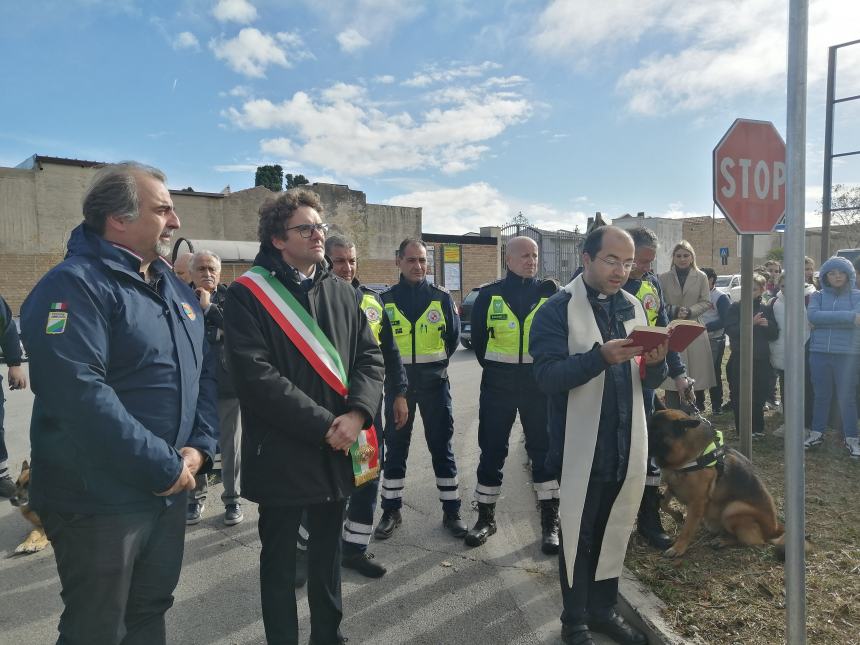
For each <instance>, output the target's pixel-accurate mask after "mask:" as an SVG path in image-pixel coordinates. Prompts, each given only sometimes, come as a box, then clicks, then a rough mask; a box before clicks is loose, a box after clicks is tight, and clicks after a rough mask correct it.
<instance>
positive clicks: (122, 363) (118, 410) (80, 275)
mask: <svg viewBox="0 0 860 645" xmlns="http://www.w3.org/2000/svg"><path fill="white" fill-rule="evenodd" d="M150 273H151V274H152V275H154V276H155V279H154V280H153V281H152V282H151V283H148V282H147V281H146V280H144V278H143V276H142V275H141V273H140V258H138V257H137V256H136V255H134V254H132V253H131V252H130V251H128V250H126V249H123V248H121V247H119V246H117V245H113V244H111V243H109V242H107V241H106V240H104V239H103V238H101V237H100V236H99V235H96V234H95V233H93V232H92V231H90V230H89V229H88V228H87V227H86V226H85V225H81V226H78V227H77V228H76V229H75V230H74V231H72V235H71V238H70V240H69V244H68V253H67V255H66V259H65V260H64V261H63V262H61V263H60V264H59V265H57V266H56V267H54V268H53V269H51V271H49V272H48V273H47V274H46V275H45V276H44V277H43V278H42V279H41V280H40V281H39V283H38V284H37V285H36V286H35V288H34V289H33V291H32V292H31V293H30V295H29V296H28V297H27V300H26V301H25V302H24V305H23V306H22V308H21V330H22V335H23V337H24V344H25V346H26V348H27V352H28V354H29V357H30V380H31V382H32V386H33V392H34V394H35V395H36V399H35V401H34V403H33V416H32V421H31V425H30V441H31V454H32V475H31V477H32V479H31V481H30V503H31V505H32V506H33V508H35V509H37V510H40V509H51V510H54V511H59V512H68V513H87V514H92V513H128V512H136V511H148V510H152V509H157V508H159V507H161V506H163V505H164V504H165V503H171V502H172V501H176V500H177V499H184V495H185V493H181V494H180V495H178V496H173V497H171V498H167V499H166V500H165V498H163V497H156V496H155V494H154V493H157V492H161V491H165V490H167V489H168V488H170V487H171V486H172V485H173V484H174V482H175V481H176V480H177V479H178V478H179V474H180V472H181V469H182V458H181V457H180V455H179V449H181V448H182V447H184V446H191V447H194V448H197V449H199V450H200V451H202V452H203V453H205V454H206V455H207V456H208V457H209V461H211V458H212V457H213V456H214V454H215V442H216V437H217V428H218V413H217V410H216V384H215V360H214V353H213V352H211V351H210V350H209V346H208V344H207V343H206V342H205V339H204V331H203V311H202V310H201V309H200V305H199V303H198V301H197V298H196V297H195V296H194V293H193V292H192V291H191V289H189V288H188V285H186V284H184V283H183V282H182V281H181V280H179V278H177V277H176V276H175V275H174V274H173V271H172V268H171V266H170V265H169V264H168V263H167V262H166V261H164V260H161V259H159V260H156V261H155V262H153V263H152V264H151V265H150ZM63 314H65V316H64V315H63ZM52 320H53V321H54V323H53V324H51V325H49V322H50V321H52Z"/></svg>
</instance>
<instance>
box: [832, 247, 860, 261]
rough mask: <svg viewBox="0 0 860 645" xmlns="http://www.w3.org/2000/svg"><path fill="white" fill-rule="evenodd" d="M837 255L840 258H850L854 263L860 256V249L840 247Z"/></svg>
mask: <svg viewBox="0 0 860 645" xmlns="http://www.w3.org/2000/svg"><path fill="white" fill-rule="evenodd" d="M836 255H838V256H839V257H840V258H848V261H849V262H851V263H853V262H854V260H856V259H857V257H858V256H860V249H839V250H838V251H836Z"/></svg>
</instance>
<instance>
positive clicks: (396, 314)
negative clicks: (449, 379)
mask: <svg viewBox="0 0 860 645" xmlns="http://www.w3.org/2000/svg"><path fill="white" fill-rule="evenodd" d="M385 313H386V315H387V316H388V320H389V321H390V322H391V331H392V333H393V334H394V341H395V342H396V343H397V349H399V350H400V357H401V358H402V359H403V363H404V365H413V364H417V363H435V362H437V361H444V360H446V359H447V358H448V354H447V353H445V337H444V336H445V313H444V312H443V310H442V302H441V301H439V300H434V301H432V302H431V303H430V305H429V306H428V307H427V309H425V310H424V313H422V314H421V315H420V316H419V317H418V320H416V321H415V325H413V324H412V323H411V322H409V320H408V319H407V318H406V316H404V315H403V312H402V311H400V309H398V308H397V305H396V304H394V303H393V302H387V303H385Z"/></svg>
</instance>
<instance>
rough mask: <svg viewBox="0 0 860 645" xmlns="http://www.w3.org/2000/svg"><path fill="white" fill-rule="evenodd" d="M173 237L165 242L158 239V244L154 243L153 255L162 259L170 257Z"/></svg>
mask: <svg viewBox="0 0 860 645" xmlns="http://www.w3.org/2000/svg"><path fill="white" fill-rule="evenodd" d="M172 247H173V235H172V234H171V236H170V240H169V241H167V242H165V241H163V240H162V239H161V238H158V242H156V243H155V253H156V255H160V256H161V257H164V258H169V257H170V252H171V251H172V250H173V248H172Z"/></svg>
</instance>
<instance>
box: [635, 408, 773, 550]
mask: <svg viewBox="0 0 860 645" xmlns="http://www.w3.org/2000/svg"><path fill="white" fill-rule="evenodd" d="M719 443H720V442H719V441H718V440H717V434H716V433H715V432H714V430H713V429H712V428H711V426H710V424H708V423H707V422H704V423H703V422H702V421H701V420H700V419H696V418H693V417H690V416H688V415H687V414H685V413H684V412H681V411H680V410H664V411H661V412H656V413H654V415H653V417H652V418H651V422H650V424H649V426H648V447H649V450H650V454H651V455H652V456H654V458H655V460H656V462H657V465H658V466H660V468H662V469H663V479H664V481H665V482H666V483H667V484H668V491H667V493H666V495H665V496H664V497H663V503H662V505H661V508H662V509H663V510H664V511H666V512H667V513H669V515H671V516H672V517H673V518H675V520H676V521H677V522H679V523H680V522H682V521H683V526H682V527H681V531H680V533H679V534H678V537H677V538H676V540H675V543H674V544H673V545H672V546H671V547H670V548H669V549H667V550H666V551H665V552H664V555H666V556H668V557H670V558H674V557H678V556H681V555H684V553H685V552H686V551H687V549H688V548H689V546H690V542H692V540H693V538H694V537H695V535H696V531H697V530H698V528H699V524H701V523H702V522H704V524H705V528H706V529H707V530H708V531H709V532H710V533H712V534H714V535H717V536H719V539H718V541H717V543H716V544H715V546H717V547H725V546H731V545H736V544H744V545H761V544H774V545H777V551H778V555H779V552H780V551H781V552H783V553H784V540H785V529H784V527H783V525H782V524H780V523H779V521H778V520H777V518H776V507H775V506H774V503H773V498H772V497H771V495H770V493H769V492H768V490H767V488H765V485H764V482H762V480H761V479H760V478H759V476H758V475H757V474H756V473H755V471H754V470H753V465H752V463H751V462H750V461H749V460H748V459H747V458H746V457H744V456H743V455H742V454H741V453H739V452H738V451H737V450H733V449H732V448H725V447H724V446H720V445H718V444H719ZM672 497H675V498H676V499H678V501H680V502H681V503H683V504H684V505H685V506H686V507H687V517H686V518H684V516H683V515H682V514H681V513H680V512H679V511H677V510H675V509H672V508H670V507H669V501H670V500H671V499H672Z"/></svg>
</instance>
